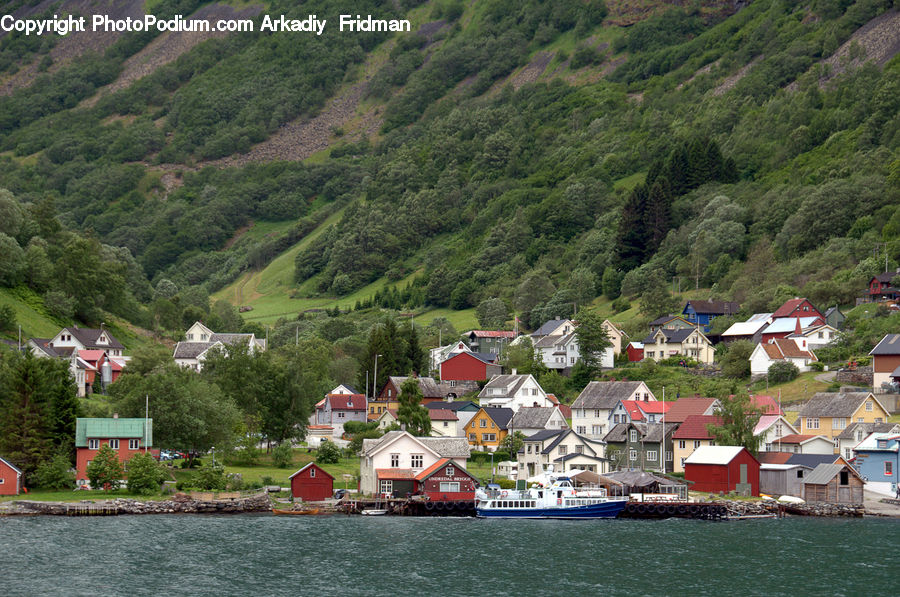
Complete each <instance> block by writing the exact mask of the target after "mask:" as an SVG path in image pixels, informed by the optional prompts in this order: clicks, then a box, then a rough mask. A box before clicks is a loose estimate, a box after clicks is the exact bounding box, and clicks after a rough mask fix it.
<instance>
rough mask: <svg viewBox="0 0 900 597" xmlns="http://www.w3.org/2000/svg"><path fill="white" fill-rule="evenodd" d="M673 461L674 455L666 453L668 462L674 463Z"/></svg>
mask: <svg viewBox="0 0 900 597" xmlns="http://www.w3.org/2000/svg"><path fill="white" fill-rule="evenodd" d="M672 460H673V458H672V453H671V452H666V462H672Z"/></svg>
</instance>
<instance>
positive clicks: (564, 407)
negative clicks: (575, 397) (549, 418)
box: [556, 404, 572, 419]
mask: <svg viewBox="0 0 900 597" xmlns="http://www.w3.org/2000/svg"><path fill="white" fill-rule="evenodd" d="M556 408H558V409H559V414H561V415H562V416H563V418H564V419H571V418H572V407H571V406H569V405H568V404H557V405H556Z"/></svg>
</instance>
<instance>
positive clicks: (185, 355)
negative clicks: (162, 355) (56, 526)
mask: <svg viewBox="0 0 900 597" xmlns="http://www.w3.org/2000/svg"><path fill="white" fill-rule="evenodd" d="M184 338H185V339H184V340H183V341H181V342H179V343H178V344H176V345H175V352H174V353H173V354H172V358H174V359H175V362H176V363H177V364H178V365H180V366H182V367H187V368H188V369H193V370H194V371H200V370H202V369H203V361H205V360H206V358H207V357H208V356H209V355H210V354H212V352H213V350H214V349H215V350H227V348H228V347H229V346H241V345H244V346H246V347H247V351H248V352H249V353H250V354H254V353H255V352H257V351H262V350H265V349H266V340H265V339H264V338H257V337H256V336H255V335H254V334H217V333H215V332H213V331H212V330H210V329H209V328H208V327H206V326H205V325H203V324H202V323H200V322H199V321H195V322H194V324H193V325H192V326H191V327H189V328H188V329H187V331H186V332H185V333H184Z"/></svg>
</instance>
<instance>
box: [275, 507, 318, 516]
mask: <svg viewBox="0 0 900 597" xmlns="http://www.w3.org/2000/svg"><path fill="white" fill-rule="evenodd" d="M318 513H319V509H318V508H313V509H311V510H278V509H277V508H272V514H274V515H276V516H304V515H306V516H309V515H312V514H318Z"/></svg>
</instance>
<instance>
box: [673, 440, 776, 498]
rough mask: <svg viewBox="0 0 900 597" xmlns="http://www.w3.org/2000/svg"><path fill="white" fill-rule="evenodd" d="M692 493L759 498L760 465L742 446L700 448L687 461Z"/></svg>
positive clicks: (685, 469) (687, 477)
mask: <svg viewBox="0 0 900 597" xmlns="http://www.w3.org/2000/svg"><path fill="white" fill-rule="evenodd" d="M684 478H685V479H686V480H688V481H691V482H692V483H693V484H694V485H693V486H692V487H691V490H692V491H706V492H709V493H720V492H723V493H730V492H732V491H734V492H736V493H740V494H743V495H756V496H758V495H759V461H758V460H757V459H756V458H754V457H753V455H752V454H751V453H750V452H748V451H747V448H744V447H743V446H700V447H699V448H697V449H696V450H694V453H693V454H691V455H690V456H688V457H687V459H686V460H685V461H684Z"/></svg>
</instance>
